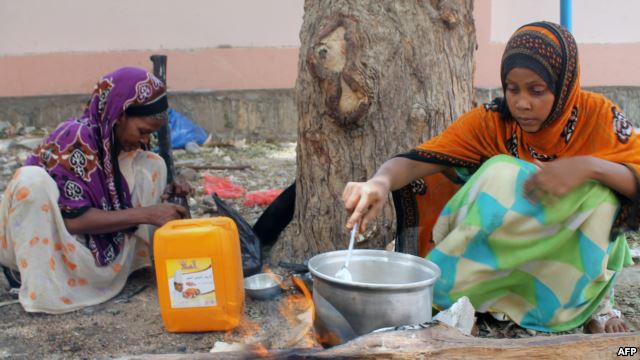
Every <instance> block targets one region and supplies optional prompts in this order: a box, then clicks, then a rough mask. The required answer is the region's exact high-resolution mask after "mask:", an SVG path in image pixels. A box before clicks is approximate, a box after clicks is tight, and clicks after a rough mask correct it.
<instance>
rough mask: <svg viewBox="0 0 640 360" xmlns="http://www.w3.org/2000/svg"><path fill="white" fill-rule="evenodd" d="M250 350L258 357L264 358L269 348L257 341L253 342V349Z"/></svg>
mask: <svg viewBox="0 0 640 360" xmlns="http://www.w3.org/2000/svg"><path fill="white" fill-rule="evenodd" d="M251 352H252V353H253V354H254V355H256V356H258V357H260V358H266V357H267V356H269V350H268V349H267V348H266V347H264V345H262V343H259V342H258V343H255V344H253V349H251Z"/></svg>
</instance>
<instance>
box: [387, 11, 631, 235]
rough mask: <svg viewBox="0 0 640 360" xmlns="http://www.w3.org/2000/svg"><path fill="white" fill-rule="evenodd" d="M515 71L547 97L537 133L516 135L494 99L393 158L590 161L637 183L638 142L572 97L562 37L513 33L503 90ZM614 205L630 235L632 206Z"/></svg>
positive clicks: (611, 114) (616, 112)
mask: <svg viewBox="0 0 640 360" xmlns="http://www.w3.org/2000/svg"><path fill="white" fill-rule="evenodd" d="M515 67H526V68H529V69H530V70H532V71H534V72H536V73H537V74H538V75H539V76H540V77H541V78H542V79H544V80H545V82H546V83H547V84H548V85H549V87H550V89H552V91H553V92H554V95H555V100H554V105H553V108H552V110H551V113H550V115H549V117H548V118H547V119H546V121H545V122H544V123H543V127H542V128H541V130H539V131H538V132H535V133H527V132H525V131H523V130H522V129H521V128H520V126H519V125H518V123H517V122H516V121H515V120H514V119H513V118H512V116H511V114H510V113H509V109H508V108H507V105H506V101H504V99H501V98H497V99H495V100H493V101H492V102H491V103H488V104H484V105H483V106H480V107H477V108H475V109H473V110H471V111H470V112H468V113H466V114H464V115H463V116H461V117H460V118H459V119H458V120H456V121H455V122H454V123H453V124H452V125H451V126H449V128H447V129H446V130H445V131H444V132H443V133H442V134H440V135H438V136H436V137H434V138H433V139H431V140H429V141H427V142H426V143H424V144H422V145H420V146H418V147H417V148H416V149H414V150H413V151H411V152H409V153H406V154H402V155H400V156H402V157H407V158H411V159H415V160H420V161H426V162H432V163H439V164H444V165H450V166H462V167H468V168H475V167H478V166H479V165H480V164H481V163H482V162H483V161H484V160H486V159H488V158H490V157H492V156H494V155H498V154H510V155H512V156H515V157H517V158H521V159H523V160H528V161H532V160H533V159H537V160H540V161H552V160H554V159H557V158H563V157H572V156H578V155H590V156H595V157H598V158H601V159H605V160H608V161H611V162H615V163H620V164H624V165H626V166H627V167H629V168H630V169H631V170H632V171H633V172H634V174H635V175H636V179H638V174H640V138H639V137H638V135H637V134H636V133H635V132H634V130H633V127H632V125H631V123H630V122H629V121H628V120H627V119H626V118H625V117H624V115H623V114H622V113H621V111H620V109H619V108H618V107H617V106H616V105H615V104H614V103H613V102H611V101H610V100H609V99H607V98H606V97H604V96H602V95H599V94H595V93H590V92H586V91H583V90H581V89H580V81H579V75H580V68H579V65H578V48H577V46H576V42H575V39H574V38H573V36H572V35H571V34H570V33H569V32H567V31H566V30H565V29H564V28H562V27H561V26H560V25H557V24H553V23H549V22H537V23H532V24H527V25H525V26H523V27H521V28H520V29H518V30H517V31H516V32H515V33H514V34H513V35H512V37H511V39H510V40H509V42H508V43H507V46H506V49H505V52H504V55H503V58H502V65H501V70H502V71H501V77H502V86H503V90H504V89H505V78H506V75H507V74H508V72H509V71H510V70H511V69H513V68H515ZM636 184H637V185H638V184H640V183H638V182H636ZM639 189H640V188H639ZM639 193H640V191H639ZM620 199H621V201H622V205H623V214H622V215H621V217H622V218H627V219H625V221H629V220H630V221H631V222H630V223H628V224H629V226H630V227H632V228H637V222H636V220H637V217H638V216H637V214H636V213H637V212H636V211H635V210H634V211H632V213H629V210H630V208H633V209H635V208H636V206H633V207H629V206H628V205H631V201H629V200H628V199H626V198H624V197H622V196H620ZM633 203H637V201H633ZM634 205H636V204H634Z"/></svg>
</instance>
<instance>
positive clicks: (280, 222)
mask: <svg viewBox="0 0 640 360" xmlns="http://www.w3.org/2000/svg"><path fill="white" fill-rule="evenodd" d="M295 205H296V183H295V181H294V182H293V184H291V185H289V187H288V188H286V189H285V190H284V191H283V192H282V193H281V194H280V195H278V197H277V198H275V200H273V202H272V203H271V205H269V207H267V208H266V209H265V210H264V212H263V213H262V215H260V218H258V221H256V223H255V224H254V225H253V232H254V233H255V234H256V235H258V237H259V238H260V241H261V242H262V245H263V246H271V245H273V244H274V243H275V242H276V240H278V236H280V233H281V232H282V230H284V228H286V227H287V225H289V223H290V222H291V219H293V212H294V210H295Z"/></svg>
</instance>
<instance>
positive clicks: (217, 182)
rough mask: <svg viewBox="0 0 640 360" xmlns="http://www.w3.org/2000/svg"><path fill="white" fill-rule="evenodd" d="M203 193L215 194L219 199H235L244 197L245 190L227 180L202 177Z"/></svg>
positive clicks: (208, 176) (209, 176)
mask: <svg viewBox="0 0 640 360" xmlns="http://www.w3.org/2000/svg"><path fill="white" fill-rule="evenodd" d="M204 191H205V192H206V193H207V195H211V194H213V193H216V194H218V196H219V197H220V198H221V199H237V198H239V197H241V196H242V195H244V193H245V191H246V190H245V189H244V187H242V186H241V185H238V184H234V183H232V182H231V181H230V180H229V179H227V178H221V177H216V176H211V175H204Z"/></svg>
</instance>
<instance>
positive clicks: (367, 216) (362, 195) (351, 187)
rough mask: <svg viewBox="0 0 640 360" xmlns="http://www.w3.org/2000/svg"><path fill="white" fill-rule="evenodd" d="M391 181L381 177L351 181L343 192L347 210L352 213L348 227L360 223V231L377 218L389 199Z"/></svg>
mask: <svg viewBox="0 0 640 360" xmlns="http://www.w3.org/2000/svg"><path fill="white" fill-rule="evenodd" d="M389 191H390V190H389V183H388V182H387V181H384V180H383V179H380V178H376V177H374V178H372V179H370V180H369V181H367V182H349V183H347V186H345V188H344V191H343V192H342V201H343V202H344V207H345V208H346V209H347V212H348V213H349V214H351V216H350V217H349V220H347V228H349V229H351V228H353V225H355V224H356V223H357V224H360V225H359V227H360V231H364V230H365V229H366V228H367V225H368V224H369V223H370V222H371V221H372V220H373V219H375V217H376V216H378V214H380V211H381V210H382V207H383V206H384V204H385V203H386V201H387V198H388V195H389Z"/></svg>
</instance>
